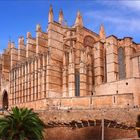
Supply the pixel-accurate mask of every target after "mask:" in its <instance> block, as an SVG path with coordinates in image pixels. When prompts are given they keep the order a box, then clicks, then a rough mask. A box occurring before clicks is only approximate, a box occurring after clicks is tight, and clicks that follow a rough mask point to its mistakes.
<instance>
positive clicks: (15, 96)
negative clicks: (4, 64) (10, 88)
mask: <svg viewBox="0 0 140 140" xmlns="http://www.w3.org/2000/svg"><path fill="white" fill-rule="evenodd" d="M14 73H15V82H14V84H15V85H14V88H15V92H14V98H15V104H16V101H17V88H16V86H17V70H16V69H15V72H14Z"/></svg>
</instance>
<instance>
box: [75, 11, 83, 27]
mask: <svg viewBox="0 0 140 140" xmlns="http://www.w3.org/2000/svg"><path fill="white" fill-rule="evenodd" d="M75 26H80V27H83V19H82V16H81V14H80V11H78V12H77V17H76V20H75Z"/></svg>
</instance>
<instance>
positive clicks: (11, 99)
mask: <svg viewBox="0 0 140 140" xmlns="http://www.w3.org/2000/svg"><path fill="white" fill-rule="evenodd" d="M13 74H14V72H13V70H11V74H10V97H9V101H10V102H9V104H10V106H11V105H13V93H14V91H13V90H14V89H13V87H14V82H13V80H14V79H13Z"/></svg>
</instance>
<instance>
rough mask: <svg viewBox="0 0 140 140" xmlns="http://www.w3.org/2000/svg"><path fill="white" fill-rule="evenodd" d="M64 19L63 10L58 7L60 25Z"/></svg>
mask: <svg viewBox="0 0 140 140" xmlns="http://www.w3.org/2000/svg"><path fill="white" fill-rule="evenodd" d="M63 20H64V16H63V11H62V9H60V12H59V19H58V22H59V23H60V24H61V25H62V23H63Z"/></svg>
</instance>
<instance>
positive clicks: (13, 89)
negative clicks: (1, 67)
mask: <svg viewBox="0 0 140 140" xmlns="http://www.w3.org/2000/svg"><path fill="white" fill-rule="evenodd" d="M13 83H14V85H13V97H12V98H13V104H15V70H13Z"/></svg>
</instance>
